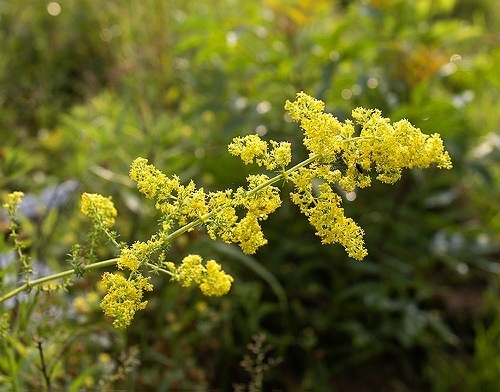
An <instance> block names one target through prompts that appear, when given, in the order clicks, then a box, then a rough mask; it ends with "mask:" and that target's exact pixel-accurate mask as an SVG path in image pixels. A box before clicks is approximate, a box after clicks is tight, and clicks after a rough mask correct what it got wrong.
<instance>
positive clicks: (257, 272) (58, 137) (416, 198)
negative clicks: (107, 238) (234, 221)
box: [0, 0, 500, 391]
mask: <svg viewBox="0 0 500 392" xmlns="http://www.w3.org/2000/svg"><path fill="white" fill-rule="evenodd" d="M499 26H500V11H499V8H498V6H496V2H495V1H494V0H480V1H469V0H437V1H435V0H415V1H404V0H371V1H370V0H363V1H361V0H360V1H340V0H339V1H327V0H288V1H278V0H258V1H243V0H217V1H215V0H205V1H190V0H168V1H165V0H128V1H119V0H108V1H106V2H101V1H97V0H79V1H70V0H61V1H58V2H53V3H50V2H48V1H35V0H33V1H28V0H8V1H0V34H1V39H0V51H1V53H2V55H1V56H0V86H1V88H0V142H1V143H0V193H1V195H0V196H5V195H6V194H7V193H8V192H10V191H13V190H21V191H23V192H25V193H26V194H29V195H30V199H29V200H30V202H31V204H30V205H25V206H24V213H25V218H23V219H22V222H21V223H22V224H23V232H22V235H23V238H24V240H26V241H27V243H28V244H29V252H30V256H31V257H32V258H33V260H35V267H36V271H37V274H38V275H45V274H46V273H47V272H50V271H59V270H62V269H66V268H68V264H67V260H68V256H67V254H68V252H69V250H70V247H71V245H72V244H74V243H76V242H83V241H84V236H85V232H86V230H87V228H88V222H86V221H85V219H83V218H82V217H81V216H80V214H79V212H78V201H79V195H80V194H81V192H84V191H86V192H96V193H101V194H103V195H112V196H113V200H114V202H115V204H116V206H117V209H118V211H119V217H118V223H117V225H118V228H117V229H118V231H119V232H120V233H121V235H122V238H121V239H122V240H124V241H128V242H131V241H133V240H136V239H139V240H144V239H146V238H148V236H149V235H150V234H151V233H152V232H153V231H154V227H155V224H156V218H157V217H155V216H154V214H153V211H154V209H153V208H152V205H151V203H149V202H148V201H146V200H143V199H142V198H141V197H140V196H139V195H138V192H137V191H136V190H135V187H134V184H133V183H132V182H131V181H130V180H129V179H128V177H127V173H128V167H129V164H130V163H131V161H132V160H133V159H134V158H135V157H137V156H142V157H145V158H148V159H149V160H150V161H151V162H152V163H154V164H155V165H156V166H157V167H158V168H160V169H161V170H163V171H164V172H166V173H168V174H173V173H176V174H178V175H180V176H181V178H182V179H183V180H188V179H190V178H193V179H194V180H195V181H196V183H197V184H199V185H200V186H203V187H205V189H210V190H215V189H223V188H226V187H234V186H237V185H239V184H241V183H242V182H243V181H244V178H245V174H246V173H250V172H251V171H252V170H255V168H251V167H245V166H243V165H242V164H241V163H240V162H238V160H237V159H235V158H234V157H229V156H228V154H227V153H226V145H227V144H228V143H229V142H230V141H231V139H232V138H233V137H235V136H239V135H244V134H247V133H252V132H258V133H259V134H261V135H264V137H265V138H267V137H269V138H272V139H274V140H281V139H285V140H289V141H291V142H292V143H293V146H294V150H295V151H294V153H295V156H296V157H297V159H298V158H300V157H301V156H303V154H304V152H303V151H302V150H301V149H300V145H301V137H300V131H299V129H298V127H297V126H296V125H295V124H291V123H290V119H289V118H288V117H286V116H284V110H283V105H284V102H285V100H286V99H293V97H294V95H295V93H296V92H298V91H301V90H303V91H305V92H307V93H308V94H311V95H313V96H315V97H316V98H319V99H322V100H324V101H325V102H326V103H327V109H328V111H330V112H333V113H334V114H335V115H337V116H338V117H339V118H341V119H343V118H345V117H347V116H349V113H350V110H351V109H353V108H354V107H356V106H365V107H369V108H379V109H382V110H383V112H384V115H385V116H388V117H391V118H392V119H393V120H398V119H400V118H408V119H409V120H410V121H411V122H412V123H413V124H415V125H417V126H419V127H420V128H421V129H422V130H423V131H424V132H426V133H433V132H438V133H440V134H441V135H442V136H443V138H444V139H445V143H446V146H447V148H448V149H449V151H450V153H451V155H452V159H453V162H454V169H453V170H452V171H449V172H443V171H437V170H436V171H433V170H428V171H425V172H420V171H410V172H406V173H405V175H404V178H403V179H402V181H400V182H399V183H397V184H396V185H395V186H392V187H387V186H384V185H381V184H376V185H374V186H373V187H371V188H369V189H367V190H364V191H363V192H360V193H359V194H357V197H356V199H355V200H354V201H353V202H350V201H348V200H345V201H344V203H345V207H346V210H347V211H348V213H349V215H350V216H352V217H353V218H354V219H355V220H357V221H358V223H360V225H361V226H362V227H363V228H364V229H365V231H366V242H367V248H368V250H369V255H368V257H367V258H366V259H365V260H364V261H363V262H356V261H353V260H349V259H348V258H347V256H346V255H345V254H344V252H343V250H342V249H341V247H340V246H321V245H320V241H319V240H318V238H317V237H315V235H314V230H313V229H312V228H310V227H309V225H308V223H307V221H306V219H305V218H304V217H302V216H300V214H299V213H298V211H297V209H296V208H294V207H293V206H292V205H290V203H287V202H286V201H285V203H284V205H283V206H282V208H281V209H280V210H279V211H278V212H277V213H276V214H275V215H274V216H272V217H271V218H270V219H269V221H267V222H266V225H265V230H264V231H265V233H266V234H267V236H268V238H269V244H268V245H267V246H266V247H265V248H264V249H262V250H260V251H259V252H258V253H257V254H256V255H255V256H252V257H249V256H245V255H243V254H242V253H241V252H240V251H239V250H238V249H237V248H234V247H231V246H227V245H221V244H219V243H214V242H210V241H209V240H208V239H207V236H206V235H204V234H203V233H201V232H194V233H192V234H191V235H189V236H187V237H183V238H181V239H180V240H178V242H176V244H175V245H174V246H173V247H172V250H171V255H170V256H171V259H172V260H179V259H180V258H181V257H182V256H184V255H186V254H187V253H193V252H200V254H202V255H203V257H204V258H210V257H213V258H216V259H217V260H219V261H220V262H222V264H223V265H224V268H225V269H226V270H227V271H228V272H230V273H231V274H232V275H233V276H234V277H235V284H234V286H233V288H232V290H231V292H230V293H229V294H228V295H227V296H225V297H223V298H220V299H207V298H204V297H203V296H202V295H201V294H199V293H198V291H197V290H187V289H182V288H180V287H178V286H177V285H175V284H170V283H169V282H168V279H166V278H155V281H154V282H153V283H154V286H155V290H154V292H153V293H150V294H148V300H149V304H148V307H147V309H146V310H145V311H143V312H140V313H139V314H137V316H136V319H135V320H134V322H133V324H132V326H131V327H130V328H129V329H128V330H127V331H125V332H118V331H116V330H114V329H113V328H112V326H111V323H110V321H109V320H106V319H105V317H104V316H103V315H102V312H101V311H100V309H99V300H100V297H101V296H102V292H101V291H99V287H98V285H97V286H96V284H97V282H98V280H99V276H98V275H99V274H90V275H88V276H85V278H84V279H81V280H78V281H77V282H76V283H75V285H74V286H72V287H71V289H70V290H69V291H68V292H64V293H53V292H51V293H39V294H36V293H30V294H28V295H24V296H21V297H19V298H18V299H17V300H16V301H9V302H8V303H6V304H4V305H3V306H2V308H1V310H2V313H4V312H10V314H12V315H14V323H13V325H12V331H11V333H9V334H7V335H6V336H3V337H2V338H1V339H2V341H1V345H0V353H1V354H0V390H12V389H14V390H15V389H17V390H22V391H25V390H40V389H41V388H44V387H46V386H47V380H46V379H44V373H43V372H42V370H41V366H42V364H41V362H40V355H39V354H40V350H39V348H40V347H41V348H42V351H43V354H44V358H45V361H46V367H47V369H46V371H45V374H46V375H47V374H48V375H49V376H50V380H51V386H52V388H53V389H54V390H67V391H77V390H95V389H104V388H109V389H110V390H112V389H125V390H131V391H132V390H146V389H147V390H158V391H164V390H206V389H207V388H215V389H220V390H231V389H232V388H234V387H235V385H236V384H241V385H247V386H249V385H250V384H251V383H252V380H253V383H254V384H256V383H257V382H258V381H256V380H258V374H257V373H258V372H259V371H260V369H261V368H260V367H259V366H258V363H257V362H252V361H253V360H255V361H258V360H260V359H259V358H261V357H258V358H257V354H255V352H257V353H258V352H259V351H260V352H262V353H266V357H265V358H266V359H265V361H267V359H269V358H271V359H275V360H276V361H275V363H274V365H275V366H269V369H268V370H267V371H266V372H265V373H264V375H263V376H264V384H263V386H264V388H265V389H270V388H271V387H272V388H275V389H284V390H292V389H293V390H316V391H321V390H324V391H330V390H332V388H333V389H334V390H338V391H347V390H349V391H351V390H358V391H362V390H376V389H379V390H394V391H410V390H416V389H425V390H434V391H444V390H456V391H472V390H482V391H493V390H496V387H497V386H498V385H499V383H500V356H499V355H498V347H500V313H499V306H500V302H499V287H500V278H499V273H500V213H499V210H500V209H499V207H500V205H499V204H500V203H499V200H500V165H499V161H500V138H499V132H498V124H499V121H498V112H497V110H498V108H499V102H500V100H499V98H500V72H499V71H498V63H499V62H500V46H499V37H500V31H499ZM301 154H302V155H301ZM69 180H71V181H70V182H68V181H69ZM61 184H62V188H61V187H59V188H53V187H54V186H56V185H61ZM54 191H57V192H59V193H58V196H59V197H58V198H55V197H54ZM285 192H286V189H285ZM285 199H286V198H285ZM0 226H1V227H2V230H3V231H4V233H3V234H2V236H1V237H0V267H1V271H0V279H1V282H2V283H3V284H4V285H5V286H10V285H12V284H13V283H14V281H15V280H16V279H17V278H18V274H17V272H16V271H17V270H16V269H17V268H18V265H17V264H16V263H15V262H14V261H13V256H12V253H10V250H11V245H9V244H8V243H7V242H6V236H7V233H6V227H7V222H6V221H5V220H1V221H0ZM100 252H101V255H102V257H103V258H109V257H112V256H113V255H114V252H115V250H114V249H113V248H112V247H111V246H108V245H103V247H102V249H100ZM255 334H264V335H265V337H266V343H262V335H260V336H259V337H258V338H257V343H255V344H254V346H252V347H250V348H252V349H253V350H250V351H249V348H248V347H247V345H248V344H249V343H251V342H252V339H253V338H252V336H254V335H255ZM34 337H35V339H37V340H34V339H33V338H34ZM37 342H41V343H37ZM259 342H260V343H259ZM267 343H270V344H271V345H272V347H266V344H267ZM245 355H249V357H247V358H246V361H245V363H246V366H242V365H241V364H240V361H241V360H242V359H243V358H244V356H245ZM252 356H254V357H252ZM252 358H253V359H252ZM256 374H257V375H256Z"/></svg>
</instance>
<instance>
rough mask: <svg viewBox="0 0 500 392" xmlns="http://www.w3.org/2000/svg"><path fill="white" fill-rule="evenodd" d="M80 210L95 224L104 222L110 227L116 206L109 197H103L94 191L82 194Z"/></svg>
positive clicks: (113, 222)
mask: <svg viewBox="0 0 500 392" xmlns="http://www.w3.org/2000/svg"><path fill="white" fill-rule="evenodd" d="M81 212H82V213H83V214H84V215H86V216H88V217H89V218H90V219H92V221H93V222H94V224H95V225H98V226H99V225H100V224H104V225H106V226H107V227H112V226H113V225H114V224H115V217H116V215H117V212H116V208H115V206H114V204H113V202H112V201H111V196H110V197H104V196H102V195H99V194H96V193H84V194H82V201H81Z"/></svg>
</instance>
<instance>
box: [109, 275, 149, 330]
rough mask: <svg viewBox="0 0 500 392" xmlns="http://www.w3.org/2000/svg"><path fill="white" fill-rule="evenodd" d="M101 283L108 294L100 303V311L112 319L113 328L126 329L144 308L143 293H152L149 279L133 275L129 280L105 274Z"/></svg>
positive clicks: (145, 303) (145, 302)
mask: <svg viewBox="0 0 500 392" xmlns="http://www.w3.org/2000/svg"><path fill="white" fill-rule="evenodd" d="M102 283H103V284H104V285H105V286H106V287H107V289H108V293H107V294H106V295H105V296H104V298H103V299H102V301H101V309H102V310H103V311H104V314H106V315H107V316H110V317H113V318H114V319H115V320H114V321H113V325H114V327H115V328H118V329H123V328H126V327H127V326H128V325H130V323H131V322H132V319H133V318H134V315H135V313H136V312H137V311H138V310H142V309H144V308H146V305H147V303H148V301H142V295H143V292H144V291H152V290H153V285H152V284H150V283H149V278H145V277H143V276H142V275H141V274H134V275H133V276H131V277H130V278H129V279H126V278H125V277H123V276H122V275H119V274H112V273H109V272H105V273H104V274H103V275H102Z"/></svg>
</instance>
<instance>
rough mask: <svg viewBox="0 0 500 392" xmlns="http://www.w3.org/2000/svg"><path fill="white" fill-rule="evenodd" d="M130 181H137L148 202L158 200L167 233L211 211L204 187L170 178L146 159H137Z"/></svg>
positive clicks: (157, 205)
mask: <svg viewBox="0 0 500 392" xmlns="http://www.w3.org/2000/svg"><path fill="white" fill-rule="evenodd" d="M130 178H131V179H132V180H134V181H136V182H137V188H138V189H139V191H140V192H141V193H143V194H144V195H145V196H146V197H147V198H148V199H153V198H156V206H155V207H156V209H157V210H158V211H160V212H161V213H162V214H163V215H164V217H165V219H164V224H163V225H164V226H163V229H164V230H165V231H166V230H168V229H170V228H171V227H173V225H174V223H175V222H177V224H178V225H179V226H182V225H185V224H186V223H187V222H188V221H189V220H191V219H193V218H199V217H201V216H203V215H204V214H206V213H207V212H208V207H207V205H206V202H205V200H206V195H205V192H204V191H203V188H200V189H196V186H195V184H194V182H193V181H190V182H189V184H188V185H186V186H184V185H182V184H181V183H180V179H179V177H177V176H176V175H173V176H172V177H171V178H170V177H168V176H167V175H165V174H164V173H162V172H161V171H160V170H158V169H156V168H155V167H154V166H153V165H149V164H148V160H147V159H145V158H136V159H135V160H134V161H133V162H132V165H131V168H130Z"/></svg>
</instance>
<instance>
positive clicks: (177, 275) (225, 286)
mask: <svg viewBox="0 0 500 392" xmlns="http://www.w3.org/2000/svg"><path fill="white" fill-rule="evenodd" d="M202 262H203V259H202V258H201V257H200V256H198V255H188V256H186V257H185V258H184V259H183V260H182V262H181V264H180V266H178V267H176V266H175V264H174V263H167V268H168V269H169V270H170V271H171V272H172V274H173V278H172V279H173V280H175V281H177V282H179V283H180V284H181V286H183V287H189V286H191V284H192V283H195V284H197V285H198V286H199V287H200V290H201V291H202V293H203V294H204V295H207V296H221V295H224V294H226V293H227V292H228V291H229V289H230V288H231V283H232V282H233V280H234V279H233V278H232V276H230V275H228V274H226V273H225V272H224V271H223V270H222V267H221V266H220V264H218V263H217V262H215V261H214V260H208V261H207V262H206V265H205V266H204V265H203V263H202Z"/></svg>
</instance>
